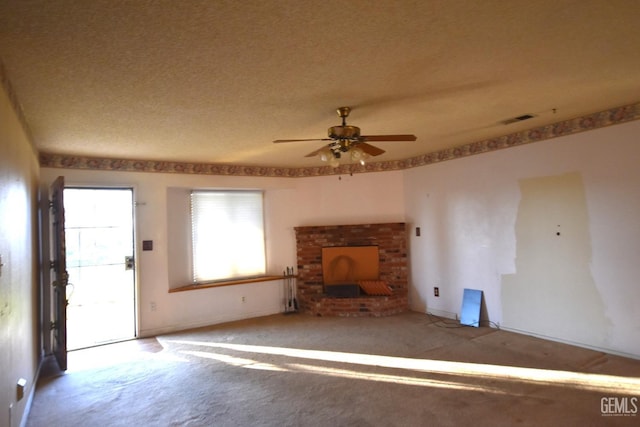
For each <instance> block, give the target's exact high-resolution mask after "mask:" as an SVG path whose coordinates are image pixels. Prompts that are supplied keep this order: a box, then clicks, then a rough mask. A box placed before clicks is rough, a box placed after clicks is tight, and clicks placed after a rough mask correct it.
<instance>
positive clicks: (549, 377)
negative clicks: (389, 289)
mask: <svg viewBox="0 0 640 427" xmlns="http://www.w3.org/2000/svg"><path fill="white" fill-rule="evenodd" d="M639 400H640V361H639V360H633V359H627V358H623V357H619V356H613V355H610V354H605V353H602V352H598V351H592V350H588V349H584V348H579V347H574V346H570V345H566V344H561V343H556V342H551V341H546V340H542V339H537V338H533V337H529V336H524V335H520V334H515V333H511V332H506V331H502V330H498V329H492V328H488V327H482V328H472V327H460V326H459V325H457V324H455V323H454V322H452V321H449V320H444V319H439V318H436V317H433V316H428V315H426V314H420V313H406V314H402V315H398V316H392V317H386V318H328V317H312V316H306V315H301V314H296V315H289V316H284V315H274V316H268V317H262V318H257V319H251V320H243V321H238V322H232V323H226V324H222V325H216V326H211V327H207V328H200V329H195V330H189V331H184V332H179V333H173V334H168V335H162V336H158V337H156V338H151V339H140V340H134V341H127V342H123V343H118V344H112V345H107V346H101V347H95V348H90V349H85V350H79V351H74V352H70V353H69V369H68V370H67V372H64V373H62V372H59V371H57V370H56V369H55V364H54V363H53V362H51V361H49V360H47V361H46V363H45V365H44V366H43V369H42V371H41V375H40V379H39V381H38V384H37V386H36V392H35V396H34V400H33V403H32V406H31V410H30V414H29V417H28V419H27V423H26V425H27V427H40V426H53V427H57V426H65V427H66V426H332V427H336V426H462V425H464V426H513V425H519V426H556V425H557V426H590V425H594V426H600V425H640V414H638V413H637V412H638V409H640V401H639Z"/></svg>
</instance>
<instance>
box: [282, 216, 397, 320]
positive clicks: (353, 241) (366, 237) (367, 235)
mask: <svg viewBox="0 0 640 427" xmlns="http://www.w3.org/2000/svg"><path fill="white" fill-rule="evenodd" d="M295 232H296V246H297V258H298V260H297V262H298V279H297V282H298V301H299V304H300V310H301V311H302V312H304V313H308V314H311V315H315V316H389V315H393V314H397V313H401V312H403V311H407V310H408V309H409V304H408V296H407V295H408V261H407V250H408V248H407V230H406V226H405V223H384V224H357V225H325V226H307V227H296V228H295ZM337 246H377V247H378V254H379V275H380V277H379V280H383V281H385V282H386V283H387V284H388V285H389V287H390V288H391V295H388V296H366V295H365V296H359V297H355V298H331V297H328V296H327V295H326V294H325V292H324V277H323V271H322V248H323V247H324V248H326V247H337Z"/></svg>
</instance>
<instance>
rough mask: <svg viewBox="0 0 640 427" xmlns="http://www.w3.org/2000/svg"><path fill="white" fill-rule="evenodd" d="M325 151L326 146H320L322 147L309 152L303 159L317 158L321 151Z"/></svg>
mask: <svg viewBox="0 0 640 427" xmlns="http://www.w3.org/2000/svg"><path fill="white" fill-rule="evenodd" d="M326 149H327V146H326V145H325V146H322V147H320V148H318V149H317V150H315V151H312V152H310V153H309V154H307V155H306V156H305V157H315V156H317V155H318V154H320V152H321V151H322V150H326Z"/></svg>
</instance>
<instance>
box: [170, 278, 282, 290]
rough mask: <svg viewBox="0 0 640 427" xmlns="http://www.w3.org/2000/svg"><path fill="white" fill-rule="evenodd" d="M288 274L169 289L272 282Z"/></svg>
mask: <svg viewBox="0 0 640 427" xmlns="http://www.w3.org/2000/svg"><path fill="white" fill-rule="evenodd" d="M286 278H287V276H261V277H254V278H252V279H239V280H226V281H224V282H211V283H199V284H197V285H187V286H181V287H179V288H172V289H169V293H170V294H171V293H174V292H184V291H195V290H196V289H208V288H219V287H222V286H234V285H244V284H246V283H258V282H271V281H273V280H281V279H286Z"/></svg>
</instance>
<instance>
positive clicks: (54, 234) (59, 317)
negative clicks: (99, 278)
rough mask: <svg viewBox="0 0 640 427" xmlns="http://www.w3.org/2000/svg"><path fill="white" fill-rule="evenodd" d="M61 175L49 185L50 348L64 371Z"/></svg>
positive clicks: (64, 270) (65, 275)
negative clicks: (50, 259)
mask: <svg viewBox="0 0 640 427" xmlns="http://www.w3.org/2000/svg"><path fill="white" fill-rule="evenodd" d="M63 193H64V177H63V176H59V177H58V178H57V179H56V180H55V181H54V183H53V184H52V185H51V215H50V221H51V228H50V230H51V238H52V251H53V252H52V254H51V255H52V258H53V261H52V263H51V267H52V269H53V274H52V276H51V278H52V280H53V283H52V285H53V322H52V324H51V330H52V333H53V342H52V350H53V354H54V356H55V358H56V360H57V361H58V366H59V367H60V369H61V370H63V371H66V370H67V285H68V284H69V274H68V273H67V259H66V244H65V238H64V199H63Z"/></svg>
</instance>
